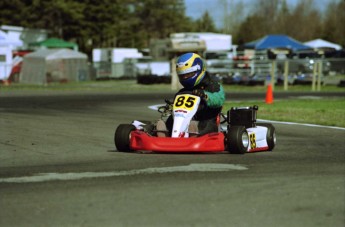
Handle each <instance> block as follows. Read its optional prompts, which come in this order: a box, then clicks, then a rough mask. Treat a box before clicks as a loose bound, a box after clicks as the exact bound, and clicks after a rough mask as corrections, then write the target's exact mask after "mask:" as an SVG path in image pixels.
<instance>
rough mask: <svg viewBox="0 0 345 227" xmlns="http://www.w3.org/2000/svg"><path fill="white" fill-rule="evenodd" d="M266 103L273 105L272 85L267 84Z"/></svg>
mask: <svg viewBox="0 0 345 227" xmlns="http://www.w3.org/2000/svg"><path fill="white" fill-rule="evenodd" d="M266 103H267V104H272V103H273V91H272V85H271V84H269V85H268V86H267V91H266Z"/></svg>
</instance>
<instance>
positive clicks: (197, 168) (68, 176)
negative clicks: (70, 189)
mask: <svg viewBox="0 0 345 227" xmlns="http://www.w3.org/2000/svg"><path fill="white" fill-rule="evenodd" d="M247 169H248V168H247V167H245V166H243V165H238V164H217V163H195V164H190V165H186V166H173V167H160V168H146V169H135V170H128V171H113V172H83V173H39V174H36V175H33V176H22V177H9V178H0V183H35V182H45V181H54V180H61V181H66V180H80V179H85V178H99V177H119V176H132V175H138V174H157V173H177V172H226V171H231V170H240V171H241V170H247Z"/></svg>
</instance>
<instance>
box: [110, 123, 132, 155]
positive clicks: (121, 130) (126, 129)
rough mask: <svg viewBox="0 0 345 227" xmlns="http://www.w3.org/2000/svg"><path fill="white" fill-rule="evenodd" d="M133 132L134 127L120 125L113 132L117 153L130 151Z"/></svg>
mask: <svg viewBox="0 0 345 227" xmlns="http://www.w3.org/2000/svg"><path fill="white" fill-rule="evenodd" d="M134 130H135V126H134V125H131V124H120V125H119V126H118V127H117V128H116V131H115V135H114V142H115V146H116V148H117V150H118V151H125V152H128V151H131V148H130V146H129V143H130V138H131V132H132V131H134Z"/></svg>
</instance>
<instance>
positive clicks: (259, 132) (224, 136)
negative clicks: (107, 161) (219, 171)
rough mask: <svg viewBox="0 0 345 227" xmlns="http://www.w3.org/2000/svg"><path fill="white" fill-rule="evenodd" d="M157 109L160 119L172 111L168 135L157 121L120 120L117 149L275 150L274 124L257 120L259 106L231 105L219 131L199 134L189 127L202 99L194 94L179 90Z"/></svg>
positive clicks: (174, 150) (221, 115)
mask: <svg viewBox="0 0 345 227" xmlns="http://www.w3.org/2000/svg"><path fill="white" fill-rule="evenodd" d="M165 102H166V105H165V106H160V107H159V108H158V112H160V113H161V119H163V120H166V119H167V117H169V116H170V115H172V117H173V127H172V130H171V134H170V135H169V137H158V136H157V135H158V133H159V132H160V131H159V130H157V127H156V124H155V123H153V122H150V121H138V120H135V121H133V122H132V123H131V124H120V125H119V126H118V127H117V128H116V130H115V135H114V142H115V146H116V148H117V150H118V151H124V152H131V151H153V152H178V153H182V152H185V153H193V152H208V153H211V152H224V151H228V152H229V153H234V154H244V153H247V152H256V151H272V150H273V148H274V146H275V144H276V134H275V128H274V126H273V125H272V124H270V123H257V122H256V115H257V111H258V106H251V107H232V108H231V109H230V110H228V111H227V114H226V115H225V114H223V113H221V114H220V115H219V116H218V118H217V124H218V126H219V127H218V132H212V133H208V134H205V135H198V134H195V133H192V132H189V131H188V128H189V124H190V122H191V120H192V118H193V116H194V115H195V113H196V112H197V110H198V108H199V105H200V102H201V99H200V97H198V96H195V95H192V94H179V95H177V96H176V97H175V99H174V102H171V101H169V100H165Z"/></svg>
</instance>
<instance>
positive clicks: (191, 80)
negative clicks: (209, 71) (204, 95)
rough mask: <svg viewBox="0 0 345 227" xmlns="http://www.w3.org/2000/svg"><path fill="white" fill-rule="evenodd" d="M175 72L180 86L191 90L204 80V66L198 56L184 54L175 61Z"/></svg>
mask: <svg viewBox="0 0 345 227" xmlns="http://www.w3.org/2000/svg"><path fill="white" fill-rule="evenodd" d="M176 72H177V75H178V78H179V81H180V83H181V84H182V86H183V87H184V88H187V89H192V88H194V87H195V86H196V85H198V84H199V83H200V81H201V80H202V79H203V78H204V76H205V73H206V64H205V62H204V61H203V59H202V58H201V57H200V56H199V55H198V54H195V53H186V54H183V55H181V56H180V57H179V58H178V59H177V61H176Z"/></svg>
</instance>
